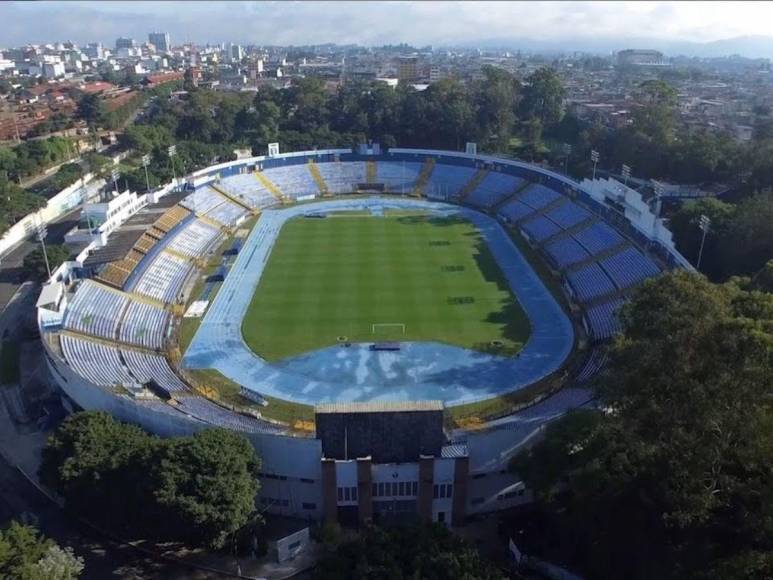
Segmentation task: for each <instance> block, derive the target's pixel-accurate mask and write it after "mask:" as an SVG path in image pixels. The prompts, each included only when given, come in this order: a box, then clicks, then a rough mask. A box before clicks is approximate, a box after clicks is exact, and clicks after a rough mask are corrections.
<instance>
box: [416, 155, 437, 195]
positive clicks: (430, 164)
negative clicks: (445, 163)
mask: <svg viewBox="0 0 773 580" xmlns="http://www.w3.org/2000/svg"><path fill="white" fill-rule="evenodd" d="M433 169H435V158H434V157H428V158H427V160H426V161H424V166H423V167H422V168H421V173H419V177H418V179H416V185H415V186H414V188H413V193H412V195H414V196H416V197H424V187H425V186H426V185H427V182H428V181H429V178H430V176H431V175H432V170H433Z"/></svg>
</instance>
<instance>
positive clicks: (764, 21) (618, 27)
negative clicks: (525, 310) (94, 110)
mask: <svg viewBox="0 0 773 580" xmlns="http://www.w3.org/2000/svg"><path fill="white" fill-rule="evenodd" d="M0 22H2V24H1V25H0V47H3V46H5V47H11V46H18V45H22V44H26V43H46V42H55V41H65V40H71V41H74V42H77V43H85V42H88V41H101V42H103V43H105V44H106V45H109V46H112V45H113V44H114V42H115V38H116V37H118V36H130V37H132V38H135V39H137V40H140V41H146V40H147V33H148V32H150V31H154V30H159V31H168V32H169V33H170V34H171V36H172V43H173V44H178V43H182V42H196V43H199V44H205V43H207V42H210V43H219V42H225V41H232V42H238V43H242V44H256V45H303V44H321V43H326V42H335V43H337V44H350V43H357V44H365V45H381V44H398V43H401V42H406V43H409V44H412V45H414V46H425V45H433V46H453V45H474V44H475V43H476V42H485V41H487V40H493V39H513V40H536V41H540V42H546V43H551V44H566V48H567V49H568V50H573V49H576V48H577V47H576V46H572V44H573V43H574V44H576V45H581V44H583V43H585V44H587V43H592V42H599V41H602V40H603V41H611V42H612V44H615V43H618V44H619V45H620V46H619V47H618V48H626V47H628V46H627V44H626V42H629V41H630V40H631V39H653V40H661V41H669V42H710V41H715V40H720V39H726V38H732V37H737V36H748V35H771V34H773V29H771V26H770V23H771V22H773V2H407V1H403V2H216V1H208V2H183V1H181V2H141V1H133V2H96V1H93V2H78V1H70V2H2V3H0Z"/></svg>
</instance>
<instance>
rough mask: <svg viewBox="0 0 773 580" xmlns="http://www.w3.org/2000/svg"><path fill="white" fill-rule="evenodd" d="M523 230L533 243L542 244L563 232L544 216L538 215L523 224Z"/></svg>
mask: <svg viewBox="0 0 773 580" xmlns="http://www.w3.org/2000/svg"><path fill="white" fill-rule="evenodd" d="M521 230H522V231H523V232H524V233H525V234H526V235H527V236H528V237H529V238H531V239H532V240H533V241H535V242H542V241H544V240H547V239H548V238H550V237H552V236H554V235H556V234H557V233H558V232H560V231H561V228H559V227H558V226H557V225H556V224H554V223H553V222H552V221H550V220H549V219H547V218H546V217H544V216H541V215H538V216H536V217H533V218H531V219H530V220H528V221H525V222H523V223H522V224H521Z"/></svg>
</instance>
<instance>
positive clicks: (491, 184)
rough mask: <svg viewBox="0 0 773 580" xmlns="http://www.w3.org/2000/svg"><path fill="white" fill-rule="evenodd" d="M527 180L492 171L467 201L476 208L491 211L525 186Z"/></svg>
mask: <svg viewBox="0 0 773 580" xmlns="http://www.w3.org/2000/svg"><path fill="white" fill-rule="evenodd" d="M524 182H525V180H524V179H522V178H520V177H514V176H512V175H508V174H507V173H501V172H499V171H491V172H489V173H488V175H486V177H485V178H484V179H483V181H481V182H480V184H479V185H478V187H476V188H475V189H473V190H472V191H471V192H470V193H469V195H467V197H466V198H465V201H466V202H467V203H469V204H470V205H472V206H474V207H479V208H481V209H489V208H491V207H494V206H495V205H497V204H498V203H501V202H502V201H504V200H505V199H506V198H507V197H508V196H510V195H512V194H513V193H515V192H516V191H517V190H518V189H519V188H520V187H522V186H523V184H524Z"/></svg>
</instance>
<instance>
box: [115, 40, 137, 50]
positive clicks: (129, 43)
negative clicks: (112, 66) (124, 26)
mask: <svg viewBox="0 0 773 580" xmlns="http://www.w3.org/2000/svg"><path fill="white" fill-rule="evenodd" d="M134 44H135V43H134V39H133V38H123V37H119V38H116V39H115V49H116V50H118V49H119V48H134Z"/></svg>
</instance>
